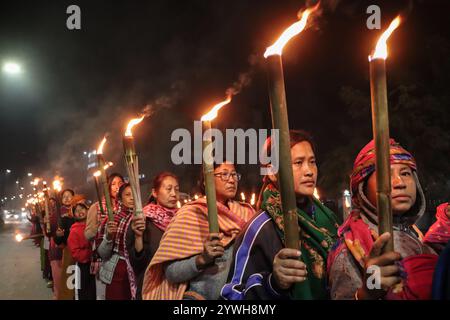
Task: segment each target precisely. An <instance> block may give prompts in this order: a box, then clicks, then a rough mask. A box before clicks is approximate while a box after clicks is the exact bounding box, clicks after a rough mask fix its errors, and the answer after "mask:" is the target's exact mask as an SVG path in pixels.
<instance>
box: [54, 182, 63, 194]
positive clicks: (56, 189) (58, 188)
mask: <svg viewBox="0 0 450 320" xmlns="http://www.w3.org/2000/svg"><path fill="white" fill-rule="evenodd" d="M61 189H62V186H61V181H59V179H55V180H53V190H55V191H58V192H60V191H61Z"/></svg>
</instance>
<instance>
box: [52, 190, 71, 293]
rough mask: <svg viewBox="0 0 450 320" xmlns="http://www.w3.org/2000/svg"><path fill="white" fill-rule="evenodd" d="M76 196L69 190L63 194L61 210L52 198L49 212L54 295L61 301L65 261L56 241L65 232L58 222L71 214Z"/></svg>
mask: <svg viewBox="0 0 450 320" xmlns="http://www.w3.org/2000/svg"><path fill="white" fill-rule="evenodd" d="M74 195H75V193H74V191H73V190H70V189H67V190H64V192H63V193H61V202H62V206H61V207H60V210H58V208H57V200H56V199H53V198H50V199H49V210H50V212H51V214H50V217H49V219H50V220H49V221H50V233H49V236H50V247H49V259H50V265H51V268H52V278H53V294H54V298H55V299H59V297H60V293H61V292H60V289H61V276H62V267H63V265H62V260H63V250H62V248H61V247H60V246H59V245H58V244H57V243H56V239H57V238H59V237H62V236H64V230H62V229H61V228H60V227H59V225H58V221H59V220H60V218H61V217H62V216H66V215H68V214H69V212H70V204H71V201H72V197H73V196H74ZM44 220H45V221H47V217H44Z"/></svg>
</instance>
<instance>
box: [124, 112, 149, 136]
mask: <svg viewBox="0 0 450 320" xmlns="http://www.w3.org/2000/svg"><path fill="white" fill-rule="evenodd" d="M144 118H145V116H142V117H140V118H136V119H132V120H130V122H128V125H127V131H125V137H132V136H133V133H132V132H131V129H133V127H134V126H135V125H137V124H139V123H141V121H142V120H144Z"/></svg>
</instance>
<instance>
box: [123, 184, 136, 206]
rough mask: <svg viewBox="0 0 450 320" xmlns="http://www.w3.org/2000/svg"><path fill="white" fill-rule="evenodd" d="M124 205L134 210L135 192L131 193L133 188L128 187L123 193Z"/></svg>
mask: <svg viewBox="0 0 450 320" xmlns="http://www.w3.org/2000/svg"><path fill="white" fill-rule="evenodd" d="M121 200H122V203H123V205H124V206H125V207H127V208H130V209H133V208H134V199H133V192H132V191H131V187H130V186H128V187H126V188H125V190H124V191H123V192H122V199H121Z"/></svg>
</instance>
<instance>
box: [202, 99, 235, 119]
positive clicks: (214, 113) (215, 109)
mask: <svg viewBox="0 0 450 320" xmlns="http://www.w3.org/2000/svg"><path fill="white" fill-rule="evenodd" d="M230 102H231V96H228V98H227V99H226V100H224V101H222V102H220V103H218V104H216V105H215V106H214V107H213V108H212V109H211V111H209V112H208V113H207V114H205V115H203V116H202V118H201V119H200V120H201V121H211V120H213V119H215V118H216V117H217V112H218V111H219V110H220V109H221V108H222V107H223V106H225V105H227V104H229V103H230Z"/></svg>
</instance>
